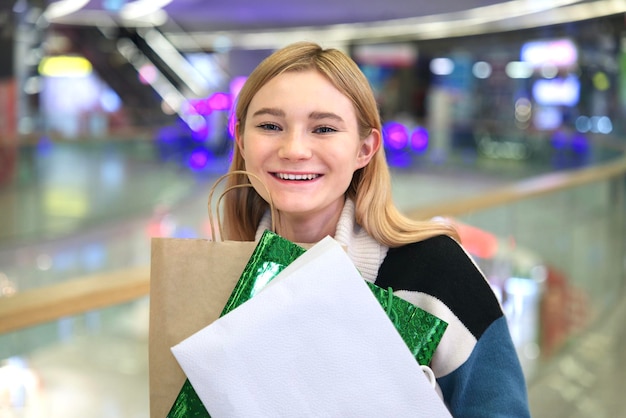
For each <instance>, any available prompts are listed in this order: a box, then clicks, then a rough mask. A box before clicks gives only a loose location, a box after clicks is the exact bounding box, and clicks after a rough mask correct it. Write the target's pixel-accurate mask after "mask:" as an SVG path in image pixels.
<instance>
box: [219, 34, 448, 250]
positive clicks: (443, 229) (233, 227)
mask: <svg viewBox="0 0 626 418" xmlns="http://www.w3.org/2000/svg"><path fill="white" fill-rule="evenodd" d="M310 69H315V70H317V71H319V72H320V74H322V75H324V76H325V77H326V78H328V80H329V81H330V82H331V83H332V84H333V85H334V86H335V88H337V89H338V90H339V91H341V92H342V93H343V94H344V95H345V96H346V97H348V98H349V99H350V100H351V101H352V103H353V105H354V108H355V111H356V115H357V121H358V124H359V135H360V137H361V138H365V137H367V136H368V135H369V134H370V133H371V132H372V130H373V129H376V130H378V131H379V132H382V126H381V121H380V115H379V112H378V106H377V104H376V99H375V98H374V94H373V92H372V90H371V87H370V84H369V82H368V81H367V79H366V78H365V75H364V74H363V73H362V72H361V70H360V69H359V67H358V66H357V65H356V63H355V62H354V61H353V60H352V59H351V58H349V57H348V56H347V55H345V54H344V53H343V52H341V51H339V50H337V49H332V48H331V49H322V48H321V47H320V46H319V45H317V44H315V43H310V42H297V43H294V44H291V45H289V46H287V47H285V48H282V49H280V50H278V51H276V52H274V53H273V54H272V55H270V56H269V57H267V58H266V59H265V60H263V61H262V62H261V63H260V64H259V65H258V67H256V69H255V70H254V71H252V73H251V74H250V76H249V77H248V79H247V81H246V83H245V84H244V86H243V88H242V89H241V91H240V92H239V96H238V98H237V103H236V108H235V117H236V119H237V122H238V129H239V134H240V135H242V136H243V134H244V132H243V130H244V126H245V121H246V117H247V113H248V107H249V105H250V102H251V101H252V98H253V97H254V95H255V94H256V93H257V92H258V91H259V89H261V87H263V86H264V85H265V84H266V83H267V82H268V81H269V80H271V79H272V78H274V77H276V76H278V75H279V74H281V73H283V72H286V71H305V70H310ZM236 170H245V162H244V159H243V156H242V155H241V152H240V150H239V148H238V147H235V149H234V154H233V160H232V163H231V166H230V169H229V171H231V172H232V171H236ZM246 183H249V179H248V178H247V176H246V175H245V174H234V175H232V176H230V177H229V178H228V180H227V184H226V187H227V188H228V187H231V186H235V185H239V184H246ZM346 197H347V198H350V199H352V200H354V202H355V206H356V210H355V215H356V222H357V223H358V224H359V225H361V226H362V227H363V228H364V229H365V230H366V231H367V232H368V233H369V234H370V235H371V236H372V237H373V238H374V239H376V240H377V241H378V242H380V243H381V244H384V245H387V246H389V247H396V246H400V245H403V244H408V243H411V242H416V241H421V240H424V239H426V238H430V237H432V236H435V235H449V236H452V237H453V238H455V239H458V235H457V233H456V230H455V229H454V227H453V226H451V225H449V224H446V223H443V222H438V221H416V220H412V219H409V218H408V217H406V216H404V215H402V214H401V213H400V212H399V210H398V209H397V208H396V206H395V205H394V204H393V201H392V196H391V176H390V173H389V166H388V165H387V160H386V158H385V152H384V149H383V147H382V146H381V147H380V148H379V149H378V151H377V152H376V155H374V157H373V158H372V159H371V161H370V162H369V164H368V165H366V166H365V167H363V168H361V169H359V170H357V171H355V172H354V175H353V177H352V182H351V183H350V186H349V187H348V190H346ZM267 209H268V203H267V202H266V201H265V200H263V198H261V196H260V195H259V194H258V193H257V192H256V191H255V190H254V189H253V188H252V187H246V188H238V189H235V190H233V191H231V192H229V193H228V194H227V195H226V196H225V197H224V211H223V212H224V213H223V217H224V220H223V226H224V231H225V232H224V234H225V237H224V238H225V239H229V240H240V241H251V240H253V239H254V236H255V233H256V229H257V227H258V224H259V222H260V220H261V217H262V216H263V214H264V213H265V212H266V211H267Z"/></svg>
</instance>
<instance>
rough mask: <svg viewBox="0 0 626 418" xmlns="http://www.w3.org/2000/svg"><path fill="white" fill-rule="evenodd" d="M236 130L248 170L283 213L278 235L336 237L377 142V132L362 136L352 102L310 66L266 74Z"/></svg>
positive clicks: (312, 238) (308, 238)
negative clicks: (357, 174)
mask: <svg viewBox="0 0 626 418" xmlns="http://www.w3.org/2000/svg"><path fill="white" fill-rule="evenodd" d="M241 128H243V129H241ZM235 131H236V132H237V134H236V140H237V145H238V146H239V148H240V151H241V154H242V156H243V158H244V160H245V166H246V170H247V171H250V172H252V173H254V174H256V175H257V176H259V178H260V179H261V180H262V181H263V183H264V184H265V185H266V186H267V188H268V190H269V192H270V194H271V196H272V200H273V202H274V206H275V208H276V209H278V211H279V212H280V219H279V225H278V226H279V228H280V230H279V232H280V233H281V234H282V235H283V236H285V237H286V238H288V239H292V240H295V241H298V242H314V241H317V240H319V239H321V238H323V237H324V236H325V235H334V233H335V228H336V223H337V220H338V219H339V215H340V213H341V209H342V208H343V204H344V193H345V191H346V190H347V188H348V186H349V185H350V181H351V180H352V175H353V173H354V171H355V170H358V169H359V168H361V167H364V166H365V165H367V163H368V162H369V161H370V159H371V158H372V157H373V155H374V153H375V152H376V150H377V149H378V147H379V146H380V134H379V132H378V131H376V130H373V131H372V133H371V134H370V135H369V136H368V137H367V138H364V139H361V138H359V133H358V126H357V118H356V113H355V109H354V106H353V105H352V102H351V101H350V100H349V99H348V97H346V96H345V95H344V94H342V93H341V92H340V91H339V90H337V89H336V88H335V87H334V86H333V85H332V83H330V81H328V79H326V78H325V77H324V76H323V75H321V74H320V73H319V72H317V71H315V70H307V71H298V72H295V71H290V72H285V73H282V74H281V75H279V76H277V77H275V78H273V79H271V80H270V81H269V82H268V83H267V84H265V85H264V86H263V87H262V88H261V89H260V90H259V91H258V92H257V93H256V94H255V95H254V97H253V99H252V101H251V102H250V106H249V107H248V113H247V117H246V119H245V126H243V127H238V129H236V130H235ZM251 181H252V183H253V185H254V187H255V189H256V190H257V192H258V193H259V194H260V195H261V196H263V198H264V199H266V200H267V193H266V191H265V188H263V187H262V186H260V185H258V184H256V181H255V180H254V178H251ZM303 234H306V235H307V236H303ZM305 240H306V241H305Z"/></svg>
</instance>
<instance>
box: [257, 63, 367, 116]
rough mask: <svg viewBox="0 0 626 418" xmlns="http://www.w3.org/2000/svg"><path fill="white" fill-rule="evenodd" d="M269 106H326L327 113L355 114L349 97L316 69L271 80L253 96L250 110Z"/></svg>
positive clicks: (284, 73) (287, 107)
mask: <svg viewBox="0 0 626 418" xmlns="http://www.w3.org/2000/svg"><path fill="white" fill-rule="evenodd" d="M266 106H278V107H286V110H290V109H293V108H294V107H305V106H310V107H323V108H324V110H331V109H335V111H338V112H339V111H341V112H349V113H352V114H353V115H354V113H355V109H354V106H353V105H352V101H351V100H350V99H349V98H348V96H346V95H345V94H344V93H343V92H342V91H341V90H339V89H337V88H336V87H335V86H334V84H333V83H332V82H331V81H330V80H329V79H328V78H327V77H326V76H325V75H323V74H322V73H320V72H319V71H317V70H314V69H310V70H305V71H286V72H283V73H281V74H279V75H277V76H276V77H274V78H272V79H270V80H269V81H268V82H267V83H265V84H264V85H263V86H261V88H259V90H258V91H257V92H256V94H255V95H254V96H253V98H252V100H251V102H250V109H249V110H252V108H255V107H266ZM318 110H322V109H318Z"/></svg>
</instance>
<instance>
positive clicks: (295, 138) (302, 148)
mask: <svg viewBox="0 0 626 418" xmlns="http://www.w3.org/2000/svg"><path fill="white" fill-rule="evenodd" d="M312 155H313V153H312V150H311V147H310V144H309V143H308V140H307V138H306V135H304V134H300V133H296V132H287V133H286V134H285V135H284V137H283V138H282V140H281V144H280V148H279V150H278V157H279V158H282V159H286V160H294V161H297V160H306V159H309V158H311V156H312Z"/></svg>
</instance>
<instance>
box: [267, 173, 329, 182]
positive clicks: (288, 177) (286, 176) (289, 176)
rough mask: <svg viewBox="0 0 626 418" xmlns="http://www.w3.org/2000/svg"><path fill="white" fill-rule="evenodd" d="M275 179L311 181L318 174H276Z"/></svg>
mask: <svg viewBox="0 0 626 418" xmlns="http://www.w3.org/2000/svg"><path fill="white" fill-rule="evenodd" d="M276 177H278V178H279V179H282V180H313V179H315V178H317V177H319V174H284V173H276Z"/></svg>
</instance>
